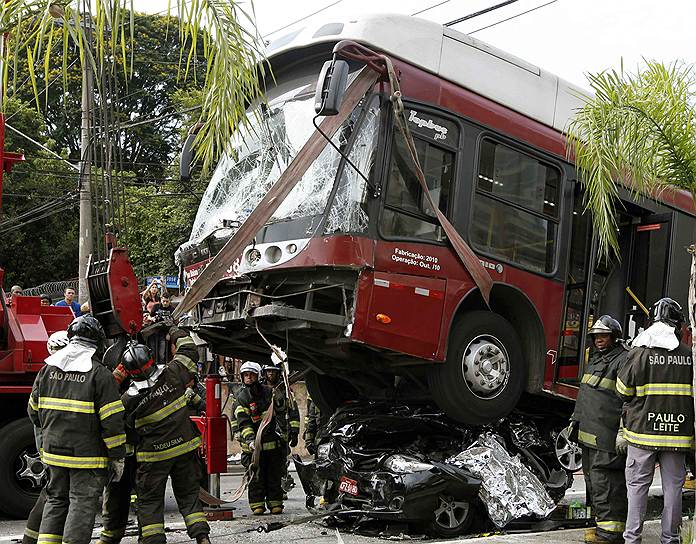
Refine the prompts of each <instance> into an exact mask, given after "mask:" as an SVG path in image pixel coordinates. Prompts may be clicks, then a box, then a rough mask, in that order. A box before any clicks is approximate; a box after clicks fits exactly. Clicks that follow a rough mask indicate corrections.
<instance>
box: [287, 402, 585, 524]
mask: <svg viewBox="0 0 696 544" xmlns="http://www.w3.org/2000/svg"><path fill="white" fill-rule="evenodd" d="M321 437H322V438H321V443H320V445H319V447H318V451H317V458H316V459H315V460H310V461H303V460H302V459H300V458H299V457H297V456H296V457H295V458H294V461H295V466H296V468H297V472H298V476H299V478H300V480H301V482H302V486H303V488H304V491H305V493H306V494H307V496H308V506H311V505H312V502H313V498H314V497H316V498H319V497H322V499H323V501H322V502H323V503H324V504H327V505H330V506H331V507H332V508H335V507H337V506H340V507H342V508H347V509H350V510H359V511H360V514H361V516H362V517H367V518H369V519H379V520H385V521H387V522H400V523H404V522H406V523H408V524H409V525H410V526H411V527H412V529H413V530H414V531H423V532H427V533H429V534H432V535H436V536H444V537H447V536H456V535H460V534H463V533H466V532H467V530H468V529H469V528H470V526H471V524H472V522H474V520H478V521H477V524H480V520H481V518H484V519H485V520H486V521H488V523H491V521H492V522H493V523H494V524H495V525H496V526H498V527H501V526H503V525H505V524H506V523H508V522H509V521H510V520H511V519H517V518H518V517H520V516H524V515H530V516H536V517H539V518H543V517H544V516H545V515H548V513H549V507H554V506H555V502H556V501H557V500H558V499H560V498H561V497H563V494H564V493H565V490H566V489H567V488H568V487H569V486H570V484H571V483H572V475H571V474H570V473H568V472H567V471H565V470H564V469H563V468H562V467H561V466H560V464H559V463H558V461H557V459H556V456H555V452H554V447H553V436H549V437H548V438H546V437H544V436H543V434H542V433H541V432H540V431H539V429H538V426H537V424H536V423H535V421H534V418H533V417H530V416H529V415H528V414H521V413H513V414H512V415H511V416H509V417H508V418H506V419H504V420H501V421H500V422H499V423H498V424H497V425H494V426H487V427H481V428H474V427H468V426H465V425H462V424H460V423H457V422H454V421H453V420H451V419H448V418H447V417H446V416H445V415H444V414H443V413H441V412H439V411H437V410H435V409H432V408H428V407H420V408H415V409H414V408H411V407H407V406H393V405H386V404H381V403H360V404H358V403H356V404H352V405H346V406H344V407H342V408H340V409H339V410H338V411H337V412H336V413H334V415H333V416H332V417H331V419H330V420H329V421H328V423H327V424H326V426H325V427H324V429H323V430H322V433H321ZM491 463H495V464H491ZM486 467H488V470H489V471H488V472H487V470H486ZM490 467H495V471H496V473H501V474H499V476H500V477H499V478H498V477H497V474H495V475H493V476H491V473H490ZM506 476H507V482H506ZM494 480H495V481H494ZM513 480H514V481H513ZM521 480H524V481H525V482H526V484H527V485H525V486H524V489H516V488H515V484H516V482H517V481H521ZM537 482H538V485H537ZM535 485H536V489H535V488H534V486H535ZM520 487H522V486H520ZM515 493H518V494H520V496H516V497H515V496H513V495H514V494H515ZM525 493H526V494H527V496H526V497H525V496H522V495H523V494H525ZM488 518H490V520H491V521H489V520H488Z"/></svg>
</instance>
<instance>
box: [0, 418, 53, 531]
mask: <svg viewBox="0 0 696 544" xmlns="http://www.w3.org/2000/svg"><path fill="white" fill-rule="evenodd" d="M0 433H1V434H2V440H0V489H2V490H3V491H2V495H3V500H2V510H3V512H4V513H5V514H7V515H9V516H12V517H15V518H20V519H26V517H27V516H28V515H29V512H30V511H31V509H32V507H33V506H34V503H35V502H36V499H37V498H38V496H39V493H40V492H41V485H40V484H39V480H43V477H42V476H38V474H45V467H43V465H39V464H38V463H39V461H38V457H37V451H36V443H35V442H34V427H33V426H32V424H31V421H29V418H28V417H24V418H22V419H17V420H15V421H12V422H10V423H8V424H7V425H5V426H4V427H3V428H2V429H0ZM28 461H31V463H32V466H35V468H36V470H37V480H36V482H33V481H32V480H31V479H26V478H22V479H20V478H19V476H18V473H20V472H22V471H23V469H27V468H28V467H27V463H28ZM39 469H41V471H42V472H41V473H39ZM43 483H45V480H44V482H43Z"/></svg>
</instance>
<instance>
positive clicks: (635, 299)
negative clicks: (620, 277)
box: [619, 213, 672, 338]
mask: <svg viewBox="0 0 696 544" xmlns="http://www.w3.org/2000/svg"><path fill="white" fill-rule="evenodd" d="M671 230H672V214H671V213H662V214H650V215H645V216H643V217H641V218H640V221H638V222H636V223H634V225H633V237H632V246H631V262H630V265H629V274H628V278H629V280H628V282H627V285H626V288H625V297H626V304H625V309H624V316H623V318H624V319H623V321H622V323H621V324H622V325H623V327H624V334H625V336H626V337H627V338H635V336H636V335H637V334H638V333H639V332H640V331H641V330H642V329H643V328H645V326H646V324H647V317H648V311H649V309H650V306H651V305H652V304H653V303H654V302H655V301H656V300H658V299H660V298H662V297H663V296H665V293H666V292H667V277H668V274H669V262H670V261H669V250H670V239H671ZM619 321H621V320H619Z"/></svg>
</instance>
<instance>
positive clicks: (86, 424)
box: [28, 359, 126, 469]
mask: <svg viewBox="0 0 696 544" xmlns="http://www.w3.org/2000/svg"><path fill="white" fill-rule="evenodd" d="M28 413H29V418H30V419H31V421H32V423H33V424H34V425H35V426H36V427H40V428H41V431H42V449H41V458H42V460H43V462H44V463H46V464H48V465H54V466H60V467H66V468H89V469H94V468H106V466H107V464H108V461H109V459H118V458H121V457H123V456H124V455H125V448H124V444H125V442H126V435H125V430H124V423H123V416H124V407H123V403H122V402H121V399H120V398H119V392H118V384H117V383H116V380H114V377H113V375H112V374H111V372H110V371H109V370H108V369H107V368H106V367H105V366H103V365H102V364H101V363H100V362H99V360H97V359H92V368H91V369H90V370H88V371H86V372H76V371H67V372H66V371H63V370H61V369H59V368H57V367H55V366H50V365H46V366H44V367H43V368H42V369H41V370H40V371H39V373H38V374H37V376H36V379H35V380H34V386H33V388H32V391H31V396H30V397H29V407H28Z"/></svg>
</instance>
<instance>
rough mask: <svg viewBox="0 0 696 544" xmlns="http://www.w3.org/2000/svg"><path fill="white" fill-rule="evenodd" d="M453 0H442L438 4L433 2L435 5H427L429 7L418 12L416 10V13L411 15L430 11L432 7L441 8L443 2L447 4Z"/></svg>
mask: <svg viewBox="0 0 696 544" xmlns="http://www.w3.org/2000/svg"><path fill="white" fill-rule="evenodd" d="M451 1H452V0H443V1H442V2H438V3H437V4H433V5H432V6H430V7H427V8H425V9H421V10H420V11H416V12H414V13H411V17H414V16H416V15H420V14H421V13H425V12H426V11H430V10H431V9H435V8H439V7H440V6H442V5H443V4H447V3H449V2H451Z"/></svg>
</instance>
